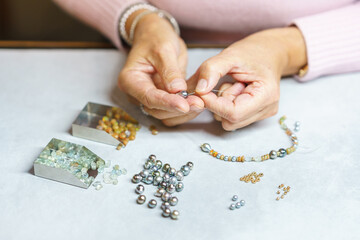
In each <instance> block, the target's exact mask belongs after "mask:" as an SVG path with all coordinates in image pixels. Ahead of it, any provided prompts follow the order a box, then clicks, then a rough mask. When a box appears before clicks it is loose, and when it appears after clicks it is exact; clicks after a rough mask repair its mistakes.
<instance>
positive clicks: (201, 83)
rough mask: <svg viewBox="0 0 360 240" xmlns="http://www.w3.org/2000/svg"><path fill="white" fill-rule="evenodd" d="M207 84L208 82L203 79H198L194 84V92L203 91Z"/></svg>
mask: <svg viewBox="0 0 360 240" xmlns="http://www.w3.org/2000/svg"><path fill="white" fill-rule="evenodd" d="M207 85H208V84H207V81H206V80H205V79H200V80H199V82H198V84H197V85H196V92H205V90H206V87H207Z"/></svg>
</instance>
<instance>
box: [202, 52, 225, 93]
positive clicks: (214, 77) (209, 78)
mask: <svg viewBox="0 0 360 240" xmlns="http://www.w3.org/2000/svg"><path fill="white" fill-rule="evenodd" d="M231 68H232V64H231V63H229V62H228V61H226V59H224V58H223V57H221V56H220V55H217V56H215V57H212V58H210V59H208V60H206V61H205V62H204V63H203V64H201V66H200V67H199V69H198V72H197V74H196V75H197V76H198V78H197V79H198V83H197V85H196V90H195V91H196V92H197V93H198V94H206V93H209V92H210V91H211V90H212V89H213V88H214V87H215V86H216V84H217V83H218V82H219V80H220V78H222V77H223V76H225V75H226V74H227V73H228V72H229V71H230V69H231Z"/></svg>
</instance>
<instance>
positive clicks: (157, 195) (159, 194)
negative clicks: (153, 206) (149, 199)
mask: <svg viewBox="0 0 360 240" xmlns="http://www.w3.org/2000/svg"><path fill="white" fill-rule="evenodd" d="M164 192H165V189H163V188H159V189H158V190H157V191H156V193H155V194H154V195H155V197H161V196H162V195H163V194H164Z"/></svg>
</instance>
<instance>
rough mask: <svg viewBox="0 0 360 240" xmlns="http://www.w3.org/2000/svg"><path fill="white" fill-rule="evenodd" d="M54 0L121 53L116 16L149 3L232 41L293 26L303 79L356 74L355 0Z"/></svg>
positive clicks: (359, 52) (359, 6)
mask: <svg viewBox="0 0 360 240" xmlns="http://www.w3.org/2000/svg"><path fill="white" fill-rule="evenodd" d="M54 1H55V2H56V3H58V4H59V5H60V6H61V7H63V8H64V9H65V10H67V11H68V12H69V13H70V14H72V15H74V16H76V17H77V18H79V19H81V20H82V21H84V22H85V23H87V24H89V25H90V26H92V27H94V28H96V29H97V30H99V31H100V32H102V33H103V34H104V35H105V36H107V37H108V38H109V39H110V40H111V41H112V42H113V43H114V44H115V45H116V46H117V47H118V48H119V49H122V46H121V42H120V40H119V37H118V22H119V17H120V15H121V13H122V12H123V11H124V9H125V8H126V7H128V6H129V5H131V4H134V3H138V2H148V3H150V4H152V5H154V6H156V7H158V8H160V9H163V10H166V11H168V12H170V13H171V14H172V15H173V16H174V17H175V18H176V19H177V21H178V22H179V24H180V26H182V27H185V28H191V29H193V32H194V33H196V30H198V31H200V29H201V30H207V31H210V32H214V33H216V32H217V33H218V34H213V35H212V36H213V38H214V39H215V38H216V35H217V36H219V35H221V34H220V33H219V32H222V34H223V35H226V36H227V38H229V37H230V38H233V39H230V40H231V41H236V40H239V36H241V37H243V36H246V35H249V34H251V33H254V32H257V31H260V30H263V29H267V28H274V27H285V26H288V25H290V24H295V25H296V26H297V27H298V28H299V29H300V30H301V32H302V34H303V36H304V38H305V42H306V48H307V56H308V65H309V71H308V73H307V74H306V75H305V76H304V77H303V78H302V79H300V80H302V81H306V80H310V79H313V78H316V77H319V76H322V75H329V74H337V73H345V72H352V71H360V1H356V0H316V1H314V0H291V1H289V0H273V1H268V0H222V1H220V0H180V1H179V0H148V1H143V0H54ZM210 38H211V37H210ZM217 39H219V37H217ZM220 39H221V38H220ZM223 40H224V39H223ZM228 40H229V39H226V41H228ZM209 41H211V39H209ZM224 41H225V40H224Z"/></svg>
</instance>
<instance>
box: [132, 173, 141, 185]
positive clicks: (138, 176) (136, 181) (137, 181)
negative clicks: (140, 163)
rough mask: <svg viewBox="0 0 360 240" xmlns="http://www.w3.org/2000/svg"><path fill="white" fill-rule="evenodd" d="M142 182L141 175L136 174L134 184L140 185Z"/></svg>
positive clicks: (133, 179)
mask: <svg viewBox="0 0 360 240" xmlns="http://www.w3.org/2000/svg"><path fill="white" fill-rule="evenodd" d="M141 180H142V177H141V176H140V175H139V174H135V175H134V176H133V178H132V180H131V181H132V182H133V183H139V182H141Z"/></svg>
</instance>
